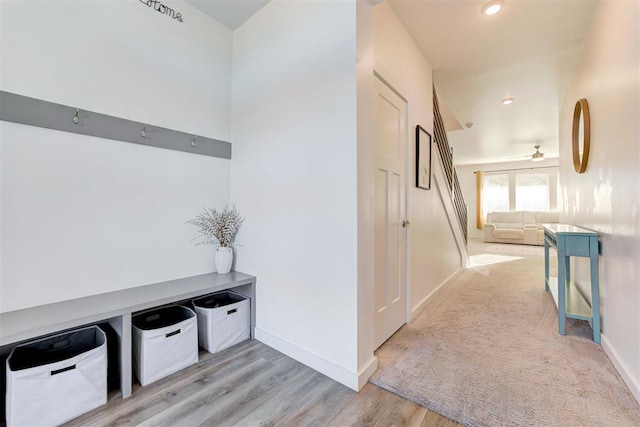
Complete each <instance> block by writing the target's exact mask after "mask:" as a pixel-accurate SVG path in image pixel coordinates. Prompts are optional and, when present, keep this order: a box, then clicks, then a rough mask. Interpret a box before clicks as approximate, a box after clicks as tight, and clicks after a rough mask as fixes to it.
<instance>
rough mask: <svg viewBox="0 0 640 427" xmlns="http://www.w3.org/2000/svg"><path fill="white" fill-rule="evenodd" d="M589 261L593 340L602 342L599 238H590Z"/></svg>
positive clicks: (597, 342)
mask: <svg viewBox="0 0 640 427" xmlns="http://www.w3.org/2000/svg"><path fill="white" fill-rule="evenodd" d="M589 262H590V267H591V317H592V325H591V326H592V328H593V342H595V343H596V344H600V286H599V285H600V283H599V280H600V274H599V271H598V238H597V237H591V238H590V239H589Z"/></svg>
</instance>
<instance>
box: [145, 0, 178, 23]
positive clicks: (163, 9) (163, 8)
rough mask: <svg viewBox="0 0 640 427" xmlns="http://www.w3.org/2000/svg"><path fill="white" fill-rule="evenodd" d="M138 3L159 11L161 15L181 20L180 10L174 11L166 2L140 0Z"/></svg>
mask: <svg viewBox="0 0 640 427" xmlns="http://www.w3.org/2000/svg"><path fill="white" fill-rule="evenodd" d="M140 3H142V4H146V5H147V6H149V7H150V8H152V9H154V10H155V11H156V12H160V13H162V14H163V15H167V16H170V17H171V18H173V19H177V20H178V21H180V22H182V14H181V13H180V12H176V11H175V10H173V9H171V8H170V7H169V6H167V5H166V4H162V3H160V2H159V1H158V0H140Z"/></svg>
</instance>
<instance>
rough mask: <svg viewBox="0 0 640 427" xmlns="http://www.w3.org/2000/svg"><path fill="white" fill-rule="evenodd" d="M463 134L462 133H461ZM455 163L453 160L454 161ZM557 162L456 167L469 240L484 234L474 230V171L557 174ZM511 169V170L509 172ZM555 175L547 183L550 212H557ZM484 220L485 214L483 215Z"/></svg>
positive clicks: (511, 173)
mask: <svg viewBox="0 0 640 427" xmlns="http://www.w3.org/2000/svg"><path fill="white" fill-rule="evenodd" d="M463 132H464V131H463ZM454 161H455V159H454ZM558 163H559V160H558V159H557V158H549V159H544V160H543V161H541V162H538V163H532V162H531V161H530V160H524V161H517V162H502V163H484V164H476V165H458V166H456V170H457V172H458V180H459V181H460V188H462V192H463V193H464V198H465V201H466V202H467V218H468V223H467V229H468V236H469V238H474V239H482V238H483V237H484V234H483V233H484V232H483V231H482V230H479V229H478V228H476V199H477V194H476V175H475V173H474V172H475V171H483V172H492V171H505V170H506V171H507V172H505V173H507V174H510V175H514V174H516V173H518V172H520V170H522V172H528V171H535V170H536V169H540V171H542V172H549V171H553V172H557V171H558V169H557V166H558ZM511 169H513V170H511ZM554 177H556V174H555V173H553V174H552V177H551V178H552V179H551V180H550V182H549V185H550V187H551V188H550V190H551V194H550V197H551V201H550V204H549V209H550V210H557V209H558V206H557V197H556V196H557V187H558V186H557V184H558V183H557V180H556V179H554ZM484 216H485V218H486V212H485V214H484Z"/></svg>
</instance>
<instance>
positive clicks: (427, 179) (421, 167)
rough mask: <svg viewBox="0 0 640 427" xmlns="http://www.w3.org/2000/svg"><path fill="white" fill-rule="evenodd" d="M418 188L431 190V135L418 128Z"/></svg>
mask: <svg viewBox="0 0 640 427" xmlns="http://www.w3.org/2000/svg"><path fill="white" fill-rule="evenodd" d="M416 187H418V188H422V189H423V190H430V189H431V134H430V133H429V132H427V130H426V129H425V128H423V127H422V126H420V125H417V126H416Z"/></svg>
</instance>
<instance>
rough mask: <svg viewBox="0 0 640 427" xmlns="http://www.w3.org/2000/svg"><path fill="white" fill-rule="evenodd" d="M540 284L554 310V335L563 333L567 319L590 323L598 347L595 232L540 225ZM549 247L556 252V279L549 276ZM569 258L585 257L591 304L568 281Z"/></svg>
mask: <svg viewBox="0 0 640 427" xmlns="http://www.w3.org/2000/svg"><path fill="white" fill-rule="evenodd" d="M543 227H544V281H545V290H546V291H550V292H551V294H552V295H553V300H554V301H555V303H556V306H557V307H558V332H559V333H560V335H564V334H565V326H566V325H565V323H566V319H567V318H572V319H581V320H587V321H590V322H591V326H592V328H593V341H594V342H595V343H597V344H600V287H599V283H598V278H599V273H598V233H596V232H595V231H592V230H586V229H584V228H580V227H575V226H573V225H566V224H543ZM549 247H553V248H556V250H557V252H558V277H557V278H555V277H549ZM572 256H580V257H588V258H589V261H590V270H591V304H589V302H588V301H587V299H586V298H585V297H584V295H582V294H581V293H580V290H579V289H578V288H577V287H576V286H575V284H574V283H573V282H572V281H571V268H570V262H569V261H570V259H571V257H572Z"/></svg>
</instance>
